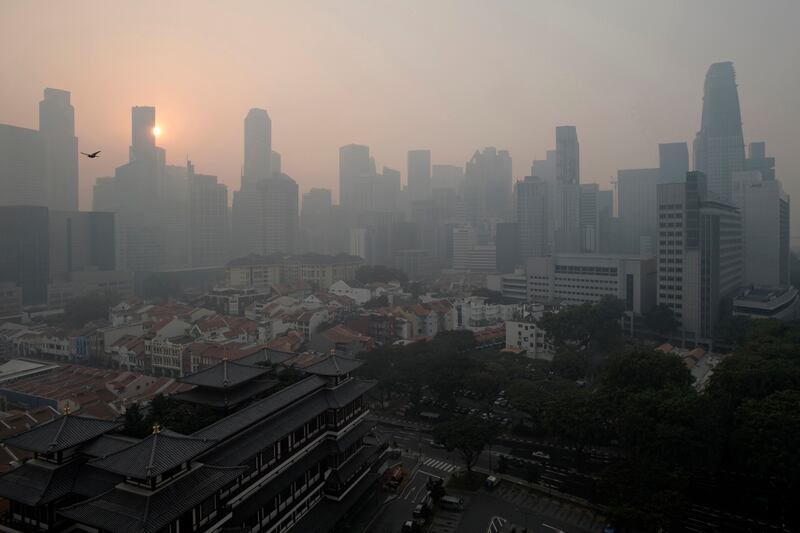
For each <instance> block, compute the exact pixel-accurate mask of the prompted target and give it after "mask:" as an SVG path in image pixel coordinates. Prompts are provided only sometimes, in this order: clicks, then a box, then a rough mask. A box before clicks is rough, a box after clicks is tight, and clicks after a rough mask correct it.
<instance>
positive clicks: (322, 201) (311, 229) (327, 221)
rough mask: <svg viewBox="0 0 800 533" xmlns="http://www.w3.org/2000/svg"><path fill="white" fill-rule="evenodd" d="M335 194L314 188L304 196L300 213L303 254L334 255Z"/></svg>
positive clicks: (328, 190)
mask: <svg viewBox="0 0 800 533" xmlns="http://www.w3.org/2000/svg"><path fill="white" fill-rule="evenodd" d="M334 231H335V223H334V218H333V194H332V192H331V190H330V189H322V188H313V189H311V190H309V191H308V192H307V193H305V194H303V206H302V210H301V211H300V233H301V239H300V247H301V250H302V251H303V252H314V253H318V254H332V253H334V247H333V244H334V243H333V241H334V238H333V235H334Z"/></svg>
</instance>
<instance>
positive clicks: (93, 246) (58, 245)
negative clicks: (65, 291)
mask: <svg viewBox="0 0 800 533" xmlns="http://www.w3.org/2000/svg"><path fill="white" fill-rule="evenodd" d="M48 218H49V241H50V244H49V259H48V260H49V272H50V279H51V280H58V281H67V280H69V279H70V276H71V274H72V273H74V272H83V271H111V270H115V269H116V249H115V239H114V213H103V212H97V211H50V213H49V217H48Z"/></svg>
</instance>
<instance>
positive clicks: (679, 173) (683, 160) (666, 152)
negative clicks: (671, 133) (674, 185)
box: [658, 143, 689, 179]
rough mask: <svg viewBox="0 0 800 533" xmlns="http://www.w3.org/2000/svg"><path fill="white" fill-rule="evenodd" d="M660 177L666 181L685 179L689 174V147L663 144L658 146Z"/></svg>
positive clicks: (682, 144)
mask: <svg viewBox="0 0 800 533" xmlns="http://www.w3.org/2000/svg"><path fill="white" fill-rule="evenodd" d="M658 168H659V176H660V177H661V178H664V179H675V178H677V179H683V177H684V176H685V175H686V173H687V172H689V145H687V144H686V143H662V144H659V145H658Z"/></svg>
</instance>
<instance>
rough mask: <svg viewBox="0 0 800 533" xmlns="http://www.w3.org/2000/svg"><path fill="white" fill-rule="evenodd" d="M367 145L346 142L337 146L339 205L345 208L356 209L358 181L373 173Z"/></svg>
mask: <svg viewBox="0 0 800 533" xmlns="http://www.w3.org/2000/svg"><path fill="white" fill-rule="evenodd" d="M373 164H374V163H373V162H372V161H371V160H370V156H369V146H362V145H359V144H348V145H346V146H342V147H341V148H339V205H340V206H342V207H343V208H345V209H347V210H350V211H352V210H355V209H356V207H357V206H356V204H357V200H356V195H357V187H358V183H359V181H363V180H364V179H365V178H370V177H372V175H373V172H372V165H373Z"/></svg>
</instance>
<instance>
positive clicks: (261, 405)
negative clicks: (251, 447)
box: [192, 376, 326, 440]
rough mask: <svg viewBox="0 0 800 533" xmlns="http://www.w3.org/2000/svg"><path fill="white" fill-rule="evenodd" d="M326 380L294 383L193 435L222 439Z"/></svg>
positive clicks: (289, 403)
mask: <svg viewBox="0 0 800 533" xmlns="http://www.w3.org/2000/svg"><path fill="white" fill-rule="evenodd" d="M325 384H326V382H325V380H324V379H322V378H319V377H317V376H309V377H307V378H305V379H303V380H301V381H298V382H297V383H293V384H291V385H289V386H288V387H285V388H283V389H281V390H279V391H277V392H276V393H274V394H271V395H270V396H267V397H266V398H264V399H263V400H259V401H257V402H255V403H253V404H251V405H248V406H247V407H244V408H242V409H240V410H238V411H236V412H235V413H232V414H230V415H228V416H226V417H225V418H222V419H220V420H218V421H216V422H214V423H213V424H211V425H208V426H206V427H204V428H203V429H200V430H198V431H195V432H194V433H193V434H192V436H193V437H196V438H201V439H213V440H222V439H225V438H228V437H230V436H231V435H234V434H236V433H238V432H239V431H242V430H243V429H245V428H247V427H249V426H252V425H254V424H257V423H258V422H260V421H261V420H263V419H265V418H267V417H268V416H271V415H272V414H274V413H276V412H277V411H279V410H281V409H283V408H284V407H287V406H288V405H291V404H292V403H294V402H296V401H297V400H299V399H300V398H302V397H304V396H306V395H308V394H311V393H312V392H314V391H315V390H317V389H320V388H322V387H324V386H325Z"/></svg>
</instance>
